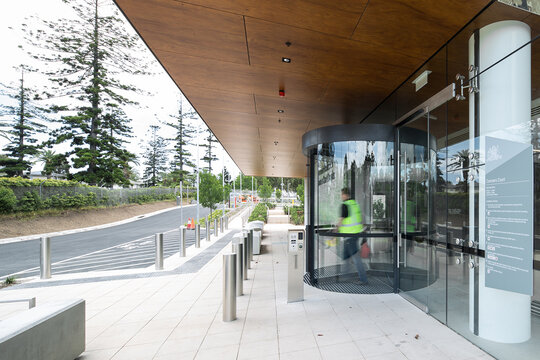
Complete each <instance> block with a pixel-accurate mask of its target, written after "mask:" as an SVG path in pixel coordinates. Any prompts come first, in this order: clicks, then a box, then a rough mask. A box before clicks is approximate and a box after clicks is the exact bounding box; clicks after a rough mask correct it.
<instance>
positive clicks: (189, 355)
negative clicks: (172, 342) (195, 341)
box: [152, 351, 197, 360]
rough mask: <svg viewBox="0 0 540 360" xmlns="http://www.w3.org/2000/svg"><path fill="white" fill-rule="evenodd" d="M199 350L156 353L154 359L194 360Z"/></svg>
mask: <svg viewBox="0 0 540 360" xmlns="http://www.w3.org/2000/svg"><path fill="white" fill-rule="evenodd" d="M196 354H197V351H190V352H185V353H181V354H168V355H156V356H155V357H154V358H153V359H152V360H192V359H194V358H195V355H196Z"/></svg>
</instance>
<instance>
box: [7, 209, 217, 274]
mask: <svg viewBox="0 0 540 360" xmlns="http://www.w3.org/2000/svg"><path fill="white" fill-rule="evenodd" d="M196 210H197V209H196V206H189V207H184V209H183V219H184V221H183V222H187V219H188V218H189V217H195V216H196ZM208 214H209V209H206V208H202V207H201V208H200V212H199V216H200V217H201V218H202V217H205V216H207V215H208ZM183 222H181V221H180V209H179V208H178V209H174V210H171V211H167V212H164V213H161V214H157V215H153V216H149V217H144V218H141V219H140V220H136V221H133V222H129V223H126V224H121V225H117V226H113V227H108V228H105V229H100V230H92V231H85V232H81V233H77V234H71V235H62V236H57V237H53V238H51V262H52V263H53V265H52V273H53V274H54V273H55V268H56V269H57V271H60V269H61V268H62V269H63V270H69V272H80V271H89V270H107V269H113V268H114V269H125V268H133V267H145V266H149V265H151V264H152V263H153V256H154V255H153V236H154V234H155V233H157V232H163V233H166V232H167V231H170V230H173V229H177V228H178V227H179V226H180V224H181V223H183ZM193 233H194V232H193V231H188V241H187V243H188V244H189V243H193V241H194V234H193ZM204 234H205V232H204V230H202V231H201V237H203V236H204ZM178 238H179V235H178V234H177V232H171V233H170V235H167V234H165V239H164V242H165V255H166V256H167V254H170V253H171V251H172V252H174V251H177V246H176V245H175V243H176V244H177V243H178ZM175 239H176V241H175ZM134 240H137V241H134ZM188 244H187V245H188ZM39 248H40V242H39V239H36V240H29V241H21V242H15V243H9V244H2V245H0V279H1V278H5V277H6V276H7V275H10V274H14V273H19V272H23V271H25V273H24V276H31V275H35V274H36V273H38V271H37V270H36V268H39ZM109 248H111V249H109ZM105 249H107V250H106V251H104V250H105ZM127 250H129V252H127ZM173 250H174V251H173ZM111 253H113V255H112V256H111ZM143 254H144V256H142V255H143ZM135 255H137V256H135ZM74 257H79V258H78V259H72V258H74ZM96 257H99V259H101V260H99V262H98V259H97V258H96ZM83 258H84V259H86V260H87V261H85V262H84V263H81V261H82V260H83ZM142 258H144V260H141V259H142ZM68 259H72V260H68ZM119 261H122V263H119ZM58 262H62V263H61V264H55V263H58ZM76 262H79V263H80V264H79V265H80V266H75V265H73V264H75V263H76ZM92 262H93V263H94V264H98V263H99V264H101V265H100V266H98V267H92V266H90V264H91V263H92ZM68 264H71V266H69V267H68V266H67V265H68ZM115 264H116V265H115ZM64 272H68V271H64ZM19 277H23V274H20V276H19Z"/></svg>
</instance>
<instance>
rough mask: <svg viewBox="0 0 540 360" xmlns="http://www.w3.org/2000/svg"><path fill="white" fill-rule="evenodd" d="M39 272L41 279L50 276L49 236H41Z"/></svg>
mask: <svg viewBox="0 0 540 360" xmlns="http://www.w3.org/2000/svg"><path fill="white" fill-rule="evenodd" d="M39 267H40V273H41V278H42V279H50V278H51V238H50V237H42V238H41V251H40V266H39Z"/></svg>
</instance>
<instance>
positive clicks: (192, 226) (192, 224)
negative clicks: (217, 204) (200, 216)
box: [191, 218, 195, 230]
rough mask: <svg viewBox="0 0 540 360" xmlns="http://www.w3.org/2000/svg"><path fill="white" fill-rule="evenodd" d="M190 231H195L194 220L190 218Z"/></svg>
mask: <svg viewBox="0 0 540 360" xmlns="http://www.w3.org/2000/svg"><path fill="white" fill-rule="evenodd" d="M191 229H192V230H195V218H191Z"/></svg>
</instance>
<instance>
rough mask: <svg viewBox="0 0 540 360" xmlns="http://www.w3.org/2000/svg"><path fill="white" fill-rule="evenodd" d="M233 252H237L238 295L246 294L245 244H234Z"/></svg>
mask: <svg viewBox="0 0 540 360" xmlns="http://www.w3.org/2000/svg"><path fill="white" fill-rule="evenodd" d="M233 252H234V253H235V254H236V296H242V295H243V294H244V284H243V281H244V244H242V243H237V244H233Z"/></svg>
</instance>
